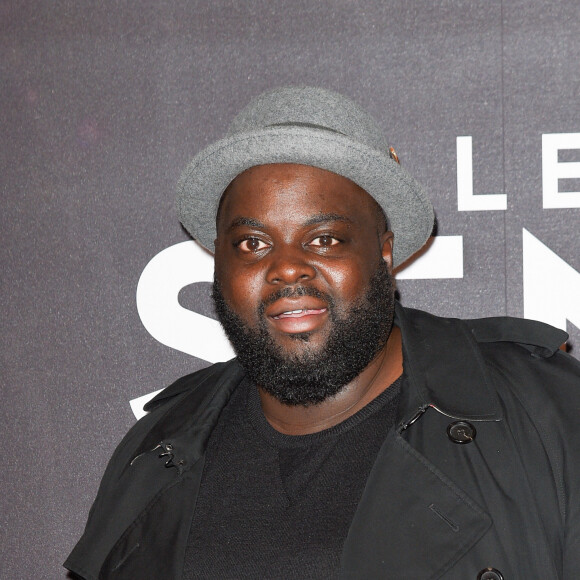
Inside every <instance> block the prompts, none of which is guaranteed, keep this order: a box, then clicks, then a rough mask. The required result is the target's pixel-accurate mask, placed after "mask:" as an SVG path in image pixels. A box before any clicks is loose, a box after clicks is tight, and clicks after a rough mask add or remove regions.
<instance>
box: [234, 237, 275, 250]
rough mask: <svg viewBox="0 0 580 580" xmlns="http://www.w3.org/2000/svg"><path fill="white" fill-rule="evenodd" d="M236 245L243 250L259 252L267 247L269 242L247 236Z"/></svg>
mask: <svg viewBox="0 0 580 580" xmlns="http://www.w3.org/2000/svg"><path fill="white" fill-rule="evenodd" d="M236 246H237V247H238V248H239V249H240V250H241V251H242V252H258V251H260V250H263V249H264V248H267V247H268V244H266V243H264V242H263V241H262V240H259V239H258V238H246V239H245V240H242V241H241V242H239V243H238V244H236Z"/></svg>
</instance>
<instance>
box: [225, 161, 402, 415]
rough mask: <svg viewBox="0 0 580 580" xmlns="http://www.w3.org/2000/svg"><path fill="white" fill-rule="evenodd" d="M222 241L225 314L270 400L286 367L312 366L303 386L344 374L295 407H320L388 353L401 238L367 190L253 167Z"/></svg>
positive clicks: (308, 172) (330, 178) (308, 173)
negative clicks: (395, 241) (394, 261)
mask: <svg viewBox="0 0 580 580" xmlns="http://www.w3.org/2000/svg"><path fill="white" fill-rule="evenodd" d="M217 231H218V235H217V239H216V254H215V258H216V285H215V288H214V297H215V298H216V307H217V311H218V314H219V316H220V319H221V321H222V324H223V325H224V328H225V329H226V332H227V333H228V335H229V336H230V340H232V342H233V343H234V347H235V348H236V350H237V352H238V355H239V356H240V360H241V362H242V364H244V361H245V362H246V364H245V365H244V366H246V367H253V366H260V365H264V364H266V371H265V372H261V373H260V372H258V373H257V375H256V376H255V377H254V378H255V379H256V380H257V382H258V384H259V385H260V386H262V387H264V388H266V390H268V386H267V385H263V384H262V383H263V382H264V381H266V376H265V375H268V374H271V373H272V371H273V370H275V369H276V368H278V366H279V365H281V364H282V365H284V364H287V366H288V368H289V369H294V368H296V367H300V365H302V366H304V364H306V365H307V367H308V368H306V367H304V369H303V370H304V373H302V374H300V373H298V375H296V376H295V377H294V379H293V380H294V382H296V381H298V382H304V380H305V377H306V376H309V375H311V374H312V372H314V371H317V369H318V367H319V366H321V365H322V364H323V363H324V364H326V366H327V367H329V369H328V370H329V372H330V374H333V373H334V375H336V373H337V372H339V375H340V376H333V378H331V379H328V380H330V382H332V383H334V386H332V387H331V388H330V389H328V388H323V389H322V391H320V393H319V394H318V395H315V396H314V395H310V400H309V401H304V400H301V401H299V400H298V399H300V397H295V396H292V397H290V398H291V399H292V398H293V399H295V401H294V404H308V403H313V402H319V401H320V400H323V399H324V398H325V397H327V396H329V392H331V391H333V393H334V394H335V393H336V392H338V390H339V388H340V387H341V386H344V384H346V383H347V382H349V381H350V380H352V378H354V376H356V375H357V374H358V373H360V372H361V371H362V369H363V368H364V367H365V366H366V365H367V364H368V363H369V362H370V360H372V358H373V357H374V356H375V355H376V353H377V352H378V350H379V349H380V348H382V346H383V345H384V343H385V342H386V339H387V338H388V334H389V332H390V328H391V324H392V307H393V288H392V284H391V282H392V280H391V277H390V267H391V250H392V234H391V233H390V232H386V231H385V227H384V221H383V220H382V219H381V217H380V212H379V211H378V210H377V206H376V203H375V202H374V200H373V199H372V198H371V197H370V196H369V195H368V194H367V193H366V192H365V191H364V190H362V189H361V188H360V187H359V186H357V185H356V184H354V183H353V182H351V181H350V180H348V179H346V178H344V177H341V176H339V175H336V174H334V173H331V172H328V171H324V170H322V169H317V168H313V167H309V166H304V165H293V164H273V165H263V166H258V167H253V168H251V169H249V170H247V171H245V172H244V173H242V174H241V175H239V176H238V177H237V178H236V179H235V180H234V181H233V182H232V183H231V184H230V186H229V188H228V189H227V190H226V192H225V194H224V198H223V200H222V204H221V208H220V215H219V218H218V228H217ZM377 319H380V320H377ZM365 325H366V326H365ZM362 334H366V335H367V336H366V337H362V336H361V335H362ZM344 339H346V343H345V340H344ZM363 342H364V344H362V343H363ZM353 343H355V344H353ZM356 346H358V347H359V350H360V351H361V352H360V353H358V354H356V357H355V358H356V359H357V360H350V361H348V364H347V365H346V366H348V367H349V368H348V369H344V370H343V371H340V369H338V367H340V366H341V362H340V361H339V360H337V359H339V358H340V359H341V360H342V359H345V357H347V358H348V356H349V351H353V349H354V351H356ZM329 349H330V351H331V352H330V353H329ZM248 350H249V351H250V352H249V354H248V352H245V351H248ZM265 351H267V353H266V354H264V352H265ZM354 351H353V352H354ZM361 353H363V355H361ZM329 355H330V359H329ZM369 356H370V358H368V357H369ZM352 357H354V355H351V358H352ZM264 358H266V359H267V360H266V361H264V360H263V359H264ZM367 358H368V360H367ZM273 359H276V360H275V363H274V364H273V365H268V364H267V362H268V360H273ZM345 360H346V359H345ZM319 363H320V364H319ZM353 365H354V367H357V368H354V367H353ZM361 365H362V367H361ZM269 367H272V368H269ZM358 367H361V368H358ZM337 369H338V370H337ZM247 370H248V371H249V374H250V376H252V370H253V369H252V368H247ZM298 370H299V369H298ZM353 372H354V375H353V376H350V375H352V373H353ZM345 373H346V374H348V377H346V378H345V376H343V375H345ZM323 374H324V373H323ZM349 377H350V378H349ZM275 380H276V381H280V380H284V379H283V377H282V376H278V377H277V378H276V379H275ZM325 380H326V382H328V380H327V379H324V377H323V376H319V377H318V378H317V379H316V382H317V383H318V382H321V381H322V382H324V381H325ZM338 383H342V384H338ZM280 388H281V389H282V392H284V389H286V387H285V386H284V385H282V386H281V387H280ZM276 396H278V395H276ZM279 398H281V400H282V399H284V396H283V395H282V396H281V397H279ZM284 402H287V403H291V402H292V401H290V400H286V401H284Z"/></svg>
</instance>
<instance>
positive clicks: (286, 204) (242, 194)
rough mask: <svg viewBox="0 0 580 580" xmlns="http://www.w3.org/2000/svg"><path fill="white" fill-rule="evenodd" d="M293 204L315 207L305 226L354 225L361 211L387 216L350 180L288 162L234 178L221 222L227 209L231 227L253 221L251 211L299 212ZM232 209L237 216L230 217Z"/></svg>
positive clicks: (222, 205) (221, 204)
mask: <svg viewBox="0 0 580 580" xmlns="http://www.w3.org/2000/svg"><path fill="white" fill-rule="evenodd" d="M311 202H312V203H311ZM293 203H297V204H307V205H309V204H311V205H309V207H310V208H311V215H310V216H309V217H308V218H306V220H305V225H312V224H315V223H321V222H324V221H343V222H352V221H353V219H352V218H351V214H352V213H358V212H357V210H359V209H366V210H370V211H371V213H372V214H373V216H374V215H375V214H376V213H377V212H378V213H380V214H381V216H384V214H383V212H382V208H380V206H379V204H378V203H377V202H376V201H375V200H374V199H373V198H372V197H371V196H370V195H369V194H368V193H367V192H366V191H365V190H364V189H362V188H361V187H360V186H359V185H357V184H356V183H354V182H353V181H351V180H350V179H348V178H346V177H343V176H341V175H338V174H336V173H332V172H330V171H327V170H325V169H320V168H317V167H313V166H309V165H300V164H291V163H288V164H268V165H258V166H253V167H251V168H249V169H247V170H245V171H244V172H242V173H241V174H239V175H238V176H237V177H236V178H234V179H233V180H232V182H231V183H230V184H229V185H228V187H227V188H226V190H225V191H224V193H223V194H222V196H221V199H220V202H219V207H218V214H217V223H218V224H219V223H220V216H221V215H222V214H223V210H224V208H225V207H227V210H228V211H227V213H228V220H227V221H228V224H224V225H226V227H231V226H232V225H233V222H234V221H236V222H237V223H236V225H239V223H241V222H239V220H240V219H242V218H244V217H245V216H248V218H250V219H251V212H250V211H249V210H251V209H254V210H256V209H257V210H258V211H260V210H263V209H264V208H265V207H270V208H274V210H277V209H279V210H280V211H283V210H284V209H289V208H290V209H295V208H293V207H292V204H293ZM232 210H234V213H235V214H236V215H229V214H230V212H231V211H232ZM238 222H239V223H238ZM245 225H251V224H249V223H246V224H245Z"/></svg>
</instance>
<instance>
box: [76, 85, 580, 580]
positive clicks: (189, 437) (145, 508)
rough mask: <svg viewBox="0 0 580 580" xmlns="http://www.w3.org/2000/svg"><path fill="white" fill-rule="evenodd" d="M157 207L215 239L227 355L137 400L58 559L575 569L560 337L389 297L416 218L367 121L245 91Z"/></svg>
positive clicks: (466, 573) (579, 501)
mask: <svg viewBox="0 0 580 580" xmlns="http://www.w3.org/2000/svg"><path fill="white" fill-rule="evenodd" d="M178 206H179V213H180V218H181V221H182V223H183V224H184V225H185V227H186V228H187V229H188V230H189V231H190V232H191V234H192V235H193V237H195V238H196V239H197V240H198V241H199V242H200V243H201V244H203V245H204V246H206V247H207V248H210V249H214V248H215V283H214V288H213V297H214V301H215V305H216V311H217V313H218V315H219V318H220V321H221V323H222V325H223V326H224V328H225V330H226V332H227V334H228V336H229V338H230V340H231V342H232V344H233V345H234V348H235V350H236V353H237V355H238V357H237V359H235V360H234V361H230V362H228V363H222V364H218V365H213V366H211V367H209V368H206V369H204V370H202V371H199V372H197V373H194V374H193V375H189V376H187V377H184V378H182V379H180V380H179V381H177V382H176V383H175V384H173V385H172V386H171V387H169V388H168V389H166V390H165V391H163V392H162V393H161V394H160V395H158V396H157V397H156V398H155V399H154V400H153V401H151V402H150V403H149V404H148V405H147V407H146V408H147V409H148V410H149V414H148V415H147V416H146V417H145V418H143V419H142V420H141V421H139V422H138V423H137V425H136V426H135V427H134V428H133V429H132V430H131V431H130V432H129V434H128V435H127V436H126V437H125V439H124V440H123V442H122V443H121V445H120V446H119V447H118V449H117V450H116V452H115V454H114V456H113V458H112V459H111V462H110V464H109V466H108V468H107V471H106V473H105V476H104V478H103V481H102V483H101V487H100V490H99V494H98V496H97V499H96V501H95V503H94V505H93V508H92V510H91V514H90V517H89V522H88V524H87V528H86V530H85V534H84V536H83V538H82V539H81V541H80V542H79V543H78V545H77V546H76V548H75V550H74V551H73V553H72V554H71V556H70V557H69V559H68V560H67V562H66V564H65V565H66V566H67V567H68V568H69V569H71V570H73V571H74V572H75V573H76V574H78V575H79V576H81V577H83V578H86V579H87V580H94V579H96V578H99V579H121V578H123V579H124V578H147V579H149V578H150V579H158V578H159V579H160V578H164V579H165V578H180V579H181V578H183V579H185V578H334V577H340V578H396V579H413V580H416V579H423V578H424V579H427V578H446V579H458V580H465V579H474V580H475V579H478V580H492V579H496V580H497V579H502V578H505V579H506V580H507V579H515V578H522V579H523V578H525V579H528V578H565V579H571V578H573V577H574V578H575V577H576V576H577V574H578V570H579V569H580V468H579V461H578V457H579V453H580V438H579V436H578V434H579V427H578V423H579V421H578V412H579V411H580V380H579V378H580V369H579V365H578V363H577V361H575V360H574V359H572V358H571V357H569V356H568V355H566V354H564V353H563V352H561V351H560V350H559V348H558V347H559V345H560V344H562V342H564V340H565V339H566V335H565V333H563V332H562V331H559V330H556V329H553V328H551V327H548V326H546V325H543V324H540V323H536V322H530V321H523V320H516V319H507V318H494V319H487V320H485V319H484V320H471V321H459V320H455V319H441V318H437V317H434V316H431V315H429V314H426V313H423V312H419V311H414V310H410V309H406V308H403V307H401V306H400V305H399V304H396V303H395V300H394V285H393V279H392V269H393V267H395V266H397V265H399V264H401V263H402V262H403V261H405V260H406V259H407V258H409V257H410V256H411V255H412V254H413V253H415V252H416V251H417V250H419V249H420V248H421V246H422V245H423V244H424V243H425V241H426V240H427V238H428V236H429V235H430V233H431V229H432V225H433V212H432V209H431V205H430V203H429V201H428V200H427V198H426V196H425V194H424V192H423V190H422V189H421V187H420V186H419V185H418V184H417V183H416V182H415V180H414V179H413V178H412V177H410V176H409V175H408V174H407V173H406V172H405V171H404V170H403V169H402V168H401V167H400V165H399V164H398V160H397V158H396V154H395V153H394V151H393V150H392V148H389V147H388V146H387V144H386V143H385V142H384V139H383V137H382V135H381V132H380V131H379V129H378V128H377V124H376V122H375V121H374V120H373V119H372V118H371V117H370V116H369V115H368V114H367V113H366V112H364V111H362V110H361V109H360V108H358V106H356V105H355V104H354V103H352V102H351V101H349V100H348V99H345V98H344V97H342V96H340V95H337V94H335V93H331V92H329V91H325V90H322V89H315V88H308V87H306V88H305V87H301V88H285V89H278V90H276V91H273V92H269V93H265V94H263V95H261V96H259V97H258V98H257V99H255V100H254V101H252V102H251V103H250V104H249V105H248V107H247V108H246V109H244V110H243V111H242V112H241V113H240V114H239V115H238V117H237V118H236V119H235V120H234V122H233V124H232V126H231V127H230V131H229V133H228V135H227V136H226V137H225V138H224V139H222V140H221V141H218V142H217V143H215V144H214V145H211V146H210V147H208V148H207V149H206V150H205V151H203V152H201V153H199V154H198V155H197V156H196V158H195V159H194V160H193V161H192V163H191V164H190V166H189V167H188V168H187V169H186V171H185V173H184V175H183V177H182V179H181V182H180V185H179V201H178ZM214 240H215V246H214ZM194 331H195V329H192V332H194Z"/></svg>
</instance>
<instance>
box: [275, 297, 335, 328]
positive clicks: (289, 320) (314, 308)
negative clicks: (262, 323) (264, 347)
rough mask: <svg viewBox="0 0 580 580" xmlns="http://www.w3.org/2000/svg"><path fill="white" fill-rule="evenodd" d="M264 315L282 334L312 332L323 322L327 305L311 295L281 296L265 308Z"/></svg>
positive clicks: (326, 314)
mask: <svg viewBox="0 0 580 580" xmlns="http://www.w3.org/2000/svg"><path fill="white" fill-rule="evenodd" d="M266 316H267V317H268V319H269V320H270V323H271V324H272V325H273V326H274V328H275V329H276V330H277V331H278V332H281V333H282V334H297V333H304V332H313V331H315V330H317V329H319V328H321V327H322V326H323V325H324V324H325V322H326V320H327V317H328V305H327V304H325V303H324V302H323V301H322V300H319V299H316V298H313V297H308V298H304V297H299V299H298V300H297V299H288V298H282V299H280V300H278V301H276V302H275V303H274V304H271V305H270V306H269V307H268V308H266Z"/></svg>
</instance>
